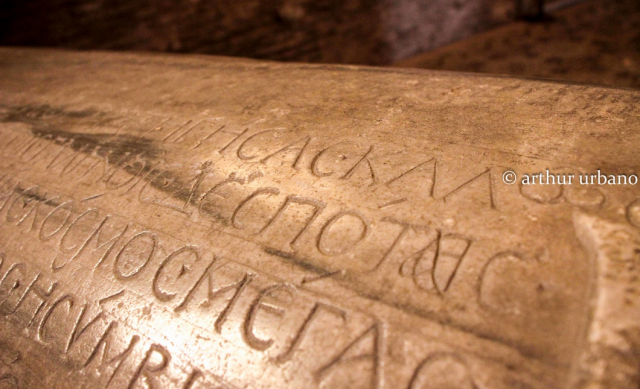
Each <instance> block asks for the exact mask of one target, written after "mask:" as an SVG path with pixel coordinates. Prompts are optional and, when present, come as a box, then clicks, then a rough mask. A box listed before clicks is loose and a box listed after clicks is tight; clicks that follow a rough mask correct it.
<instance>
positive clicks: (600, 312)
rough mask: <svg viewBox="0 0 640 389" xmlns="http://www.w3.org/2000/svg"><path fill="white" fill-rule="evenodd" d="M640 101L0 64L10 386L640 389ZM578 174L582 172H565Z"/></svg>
mask: <svg viewBox="0 0 640 389" xmlns="http://www.w3.org/2000/svg"><path fill="white" fill-rule="evenodd" d="M639 125H640V93H639V92H634V91H628V90H616V89H609V88H597V87H587V86H577V85H564V84H559V83H549V82H538V81H525V80H518V79H510V78H499V77H488V76H473V75H465V74H455V73H442V72H427V71H418V70H416V71H412V70H395V69H393V70H390V69H380V68H364V67H346V66H314V65H285V64H278V63H266V62H254V61H243V60H231V59H223V58H210V57H197V56H167V55H137V54H106V53H73V52H57V51H39V50H18V49H1V50H0V178H1V180H0V189H1V190H0V253H1V254H0V261H1V262H0V314H1V316H0V356H1V358H0V385H6V386H7V387H13V386H12V385H14V384H15V386H17V387H25V388H32V387H33V388H35V387H78V386H84V387H105V386H108V387H123V388H126V387H144V385H151V384H153V385H156V386H157V387H160V386H162V387H176V388H205V387H230V388H245V387H250V388H281V387H282V388H285V387H286V388H312V387H321V388H495V389H501V388H505V389H506V388H527V389H529V388H531V389H533V388H558V389H560V388H563V389H564V388H627V387H629V388H636V387H638V385H639V384H640V382H639V376H638V366H640V356H639V355H640V353H639V350H640V332H639V327H638V326H639V324H638V323H640V307H639V306H638V304H639V303H640V301H639V300H640V289H638V288H639V287H640V285H639V284H640V281H639V280H640V279H639V278H638V276H639V275H640V268H639V263H638V262H639V261H640V257H639V253H640V233H639V231H638V228H640V200H639V194H640V192H639V190H638V186H637V185H597V184H594V185H579V184H578V183H576V182H574V184H572V185H564V186H562V185H529V186H527V185H521V184H514V185H507V184H505V183H504V182H503V173H504V172H506V171H514V172H516V173H517V175H518V177H519V178H521V177H523V175H524V174H533V173H539V172H543V171H545V170H546V169H549V170H550V171H552V172H554V173H557V174H561V173H567V174H569V173H571V174H574V175H576V177H577V175H579V174H581V173H588V174H591V173H596V172H597V170H598V169H600V170H601V171H602V172H603V173H605V174H613V175H616V176H617V175H627V176H630V175H632V174H638V167H639V164H638V157H637V156H638V146H639V145H640V134H639V133H638V132H637V129H638V127H639ZM576 180H577V178H576Z"/></svg>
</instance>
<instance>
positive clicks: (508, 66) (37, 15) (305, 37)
mask: <svg viewBox="0 0 640 389" xmlns="http://www.w3.org/2000/svg"><path fill="white" fill-rule="evenodd" d="M538 11H544V12H541V13H540V12H538ZM0 45H17V46H49V47H65V48H73V49H102V50H104V49H106V50H137V51H162V52H180V53H203V54H216V55H228V56H242V57H250V58H260V59H270V60H282V61H301V62H316V63H346V64H365V65H391V64H395V65H396V66H405V67H420V68H426V69H440V70H454V71H471V72H486V73H499V74H508V75H515V76H522V77H544V78H554V79H559V80H563V81H577V82H588V83H597V84H605V85H612V86H625V87H633V88H640V0H0Z"/></svg>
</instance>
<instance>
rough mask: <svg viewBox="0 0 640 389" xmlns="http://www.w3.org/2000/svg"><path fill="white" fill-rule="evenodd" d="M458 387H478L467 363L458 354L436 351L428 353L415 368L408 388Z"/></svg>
mask: <svg viewBox="0 0 640 389" xmlns="http://www.w3.org/2000/svg"><path fill="white" fill-rule="evenodd" d="M421 388H443V389H444V388H460V389H478V386H477V385H476V383H475V381H474V379H473V377H472V376H471V374H470V372H469V367H468V366H467V363H466V362H465V361H464V359H462V358H461V357H460V356H459V355H457V354H454V353H450V352H438V353H434V354H432V355H430V356H429V357H427V358H426V359H425V360H424V361H422V362H421V363H420V365H418V367H417V368H416V370H415V372H414V374H413V377H412V378H411V381H410V382H409V387H408V389H421Z"/></svg>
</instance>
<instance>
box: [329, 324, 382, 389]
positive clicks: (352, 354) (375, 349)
mask: <svg viewBox="0 0 640 389" xmlns="http://www.w3.org/2000/svg"><path fill="white" fill-rule="evenodd" d="M383 331H384V328H383V327H382V325H381V324H380V323H375V324H374V325H372V326H371V327H369V328H368V329H366V330H365V331H363V332H362V333H361V334H360V335H358V336H357V337H356V338H355V339H354V340H353V341H352V342H351V343H349V344H348V345H347V346H346V347H345V348H344V349H343V350H342V351H340V353H338V355H336V356H335V357H334V358H333V359H331V361H330V362H329V363H327V364H325V365H324V366H322V367H321V368H320V369H319V370H318V371H317V372H316V379H317V380H318V381H323V380H325V379H327V378H328V377H329V376H330V374H331V372H332V371H333V370H334V369H338V368H340V367H344V365H349V364H352V363H361V362H367V363H368V364H369V366H368V367H369V374H368V375H369V377H371V378H370V386H369V387H370V388H373V389H376V388H379V387H380V385H381V381H382V369H381V362H382V360H381V358H382V354H383V350H382V347H383V343H384V340H383V337H384V333H383Z"/></svg>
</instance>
